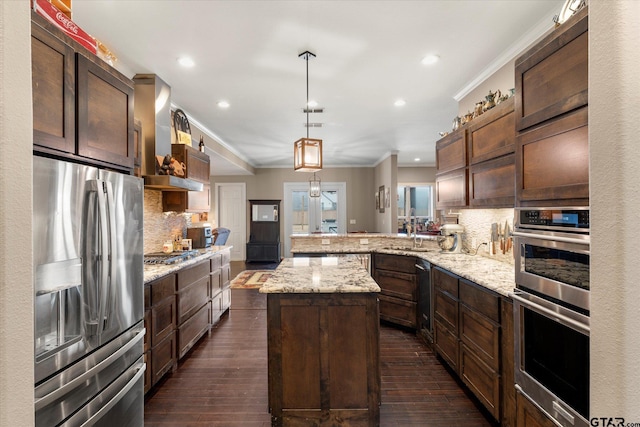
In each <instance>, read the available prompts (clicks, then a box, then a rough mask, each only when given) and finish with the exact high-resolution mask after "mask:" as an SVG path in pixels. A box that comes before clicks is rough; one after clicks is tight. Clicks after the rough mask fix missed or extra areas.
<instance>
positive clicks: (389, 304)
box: [373, 253, 420, 329]
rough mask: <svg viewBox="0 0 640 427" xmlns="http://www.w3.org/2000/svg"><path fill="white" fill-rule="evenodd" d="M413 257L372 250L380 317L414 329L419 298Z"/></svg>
mask: <svg viewBox="0 0 640 427" xmlns="http://www.w3.org/2000/svg"><path fill="white" fill-rule="evenodd" d="M415 264H416V259H415V258H414V257H407V256H402V255H391V254H379V253H377V254H375V255H374V257H373V279H374V280H375V281H376V283H378V286H380V295H379V299H380V319H383V320H386V321H388V322H391V323H394V324H396V325H401V326H406V327H409V328H413V329H417V328H418V325H419V318H418V315H419V313H418V301H419V299H420V295H419V292H420V290H419V288H418V281H417V274H416V266H415Z"/></svg>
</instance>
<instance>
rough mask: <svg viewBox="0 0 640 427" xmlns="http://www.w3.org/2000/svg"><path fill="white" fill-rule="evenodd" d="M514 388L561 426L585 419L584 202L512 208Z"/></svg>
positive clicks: (586, 290) (586, 282)
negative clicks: (574, 205) (580, 204)
mask: <svg viewBox="0 0 640 427" xmlns="http://www.w3.org/2000/svg"><path fill="white" fill-rule="evenodd" d="M514 225H515V231H514V233H513V235H514V242H515V243H514V249H515V251H514V253H515V271H516V277H515V279H516V290H515V292H514V293H513V294H512V295H511V297H512V299H513V302H514V315H515V325H514V326H515V328H514V329H515V343H516V348H515V364H516V366H515V379H516V388H517V389H518V390H519V391H520V392H521V393H522V394H524V395H525V396H526V397H527V398H529V400H531V401H532V402H534V403H535V404H536V405H537V406H538V407H539V408H540V409H542V410H543V411H544V412H546V413H547V414H548V415H549V416H550V417H551V418H553V419H554V420H555V421H556V422H557V423H558V424H559V425H562V426H567V427H569V426H588V425H589V421H588V420H589V333H590V327H589V309H590V307H589V303H590V295H589V258H590V245H589V242H590V239H589V209H588V208H517V209H516V210H515V220H514Z"/></svg>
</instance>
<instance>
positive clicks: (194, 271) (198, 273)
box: [176, 261, 211, 291]
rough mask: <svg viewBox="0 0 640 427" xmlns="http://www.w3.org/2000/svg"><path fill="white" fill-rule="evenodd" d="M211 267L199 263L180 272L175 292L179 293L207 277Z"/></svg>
mask: <svg viewBox="0 0 640 427" xmlns="http://www.w3.org/2000/svg"><path fill="white" fill-rule="evenodd" d="M210 272H211V265H210V264H209V262H207V261H203V262H200V263H198V264H196V265H194V266H192V267H189V268H185V269H183V270H180V271H179V272H178V274H177V276H178V278H177V288H176V289H177V290H178V291H180V290H182V289H184V288H185V287H187V286H189V285H191V284H192V283H193V282H195V281H197V280H199V279H202V278H203V277H205V276H209V273H210Z"/></svg>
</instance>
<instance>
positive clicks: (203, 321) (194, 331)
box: [178, 303, 211, 359]
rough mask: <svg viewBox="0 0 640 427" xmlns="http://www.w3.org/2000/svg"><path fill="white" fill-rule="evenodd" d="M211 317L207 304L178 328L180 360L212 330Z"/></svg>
mask: <svg viewBox="0 0 640 427" xmlns="http://www.w3.org/2000/svg"><path fill="white" fill-rule="evenodd" d="M209 316H210V313H209V304H208V303H207V304H205V305H203V306H202V307H201V308H200V310H198V312H197V313H196V314H194V315H193V316H192V317H191V318H190V319H189V320H188V321H186V322H185V323H184V324H183V325H181V326H180V327H179V328H178V349H179V351H178V359H181V358H182V357H183V356H184V355H185V354H187V352H188V351H189V350H190V349H191V347H193V346H194V344H195V343H196V342H197V341H198V340H199V339H200V338H201V337H202V335H204V334H205V332H208V331H209V330H210V328H211V325H210V323H209Z"/></svg>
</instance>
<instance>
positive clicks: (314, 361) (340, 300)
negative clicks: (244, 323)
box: [260, 258, 380, 426]
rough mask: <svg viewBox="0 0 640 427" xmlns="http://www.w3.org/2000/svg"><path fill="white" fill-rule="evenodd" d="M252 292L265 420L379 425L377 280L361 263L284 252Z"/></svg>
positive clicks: (294, 422) (278, 423)
mask: <svg viewBox="0 0 640 427" xmlns="http://www.w3.org/2000/svg"><path fill="white" fill-rule="evenodd" d="M260 292H261V293H265V294H267V331H268V332H267V333H268V357H269V407H270V412H271V419H272V423H273V425H276V426H281V425H291V424H296V425H298V424H300V423H307V422H308V421H309V420H312V421H313V422H314V423H315V424H314V425H332V426H338V425H350V426H356V425H357V426H375V425H379V418H380V409H379V405H380V360H379V351H380V348H379V321H378V292H380V287H379V286H378V285H377V284H376V282H375V281H374V280H373V279H372V278H371V276H369V274H368V272H367V270H366V269H365V268H363V267H362V265H361V264H360V263H359V262H358V261H355V260H351V259H347V258H293V259H285V260H283V261H282V263H281V264H280V266H279V267H278V268H277V269H276V270H275V272H274V275H273V276H272V277H270V278H269V279H268V280H267V282H266V283H265V284H264V285H263V286H262V288H261V289H260ZM300 425H302V424H300Z"/></svg>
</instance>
